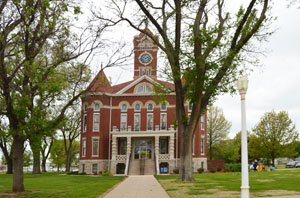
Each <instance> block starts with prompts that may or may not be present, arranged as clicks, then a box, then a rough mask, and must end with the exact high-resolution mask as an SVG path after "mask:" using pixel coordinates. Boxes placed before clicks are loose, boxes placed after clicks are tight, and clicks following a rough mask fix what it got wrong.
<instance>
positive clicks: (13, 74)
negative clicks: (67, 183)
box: [0, 0, 101, 192]
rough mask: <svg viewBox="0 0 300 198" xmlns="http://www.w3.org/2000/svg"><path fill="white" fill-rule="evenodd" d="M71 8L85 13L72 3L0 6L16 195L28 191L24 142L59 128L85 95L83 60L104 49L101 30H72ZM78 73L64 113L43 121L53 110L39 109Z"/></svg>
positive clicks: (2, 77) (1, 63)
mask: <svg viewBox="0 0 300 198" xmlns="http://www.w3.org/2000/svg"><path fill="white" fill-rule="evenodd" d="M68 10H74V14H75V15H76V14H79V13H80V9H79V7H78V6H77V5H76V3H74V2H72V1H48V0H46V1H45V0H43V1H42V0H20V1H8V0H4V1H1V2H0V15H1V18H0V90H1V92H0V99H1V100H0V102H1V108H0V110H1V112H0V113H1V115H5V116H6V118H7V120H8V123H9V130H8V132H9V134H10V135H11V137H12V140H13V143H12V145H13V162H14V166H13V172H14V175H13V188H12V190H13V192H23V191H24V183H23V154H24V142H25V141H26V139H27V138H31V139H32V137H41V136H40V134H39V132H41V131H48V129H50V130H52V131H53V129H54V128H57V126H58V124H59V123H60V122H61V121H62V120H63V118H64V114H65V111H66V110H67V108H68V107H69V106H70V105H72V104H73V102H74V101H75V100H77V99H78V98H79V97H80V96H81V95H82V94H83V93H85V91H82V90H77V88H78V85H79V82H82V80H83V79H84V78H85V77H87V76H86V73H84V71H85V68H87V65H86V64H84V62H85V61H87V60H88V57H89V55H91V54H92V52H93V50H94V49H96V48H98V47H99V43H98V42H97V38H98V36H99V34H100V33H101V31H100V30H99V31H98V32H97V33H95V34H91V35H90V36H89V37H86V36H85V33H87V29H84V32H83V33H82V34H81V35H79V36H77V35H76V34H75V31H71V30H70V28H71V26H72V18H71V17H72V16H74V15H72V16H71V15H68V16H67V14H66V13H67V12H68ZM84 54H87V57H86V58H85V59H84V60H83V61H80V62H79V61H76V60H78V58H79V57H80V56H82V55H84ZM62 71H65V73H62ZM75 71H76V74H78V75H76V77H78V76H80V77H79V78H77V79H76V80H77V83H75V84H73V86H72V87H73V88H74V89H75V90H77V91H73V92H70V95H67V94H65V95H64V96H65V99H67V100H60V102H61V105H60V106H61V110H60V111H59V114H58V115H56V116H55V117H54V118H53V120H51V121H49V122H47V121H46V120H44V118H45V115H48V113H49V112H47V111H49V109H47V110H46V109H45V108H41V106H40V105H41V104H43V105H45V104H47V103H44V101H47V100H49V98H51V97H49V96H52V95H57V94H60V93H61V91H62V86H64V85H65V84H64V83H61V82H62V81H61V79H66V80H69V79H72V78H73V76H71V75H66V74H68V72H71V73H72V75H73V74H74V73H75ZM2 107H3V108H2ZM46 125H47V126H46ZM35 134H36V135H37V136H35ZM35 141H39V138H37V139H36V140H35ZM33 142H34V141H32V143H33ZM35 148H37V149H39V147H38V146H34V149H33V152H35V151H36V149H35ZM35 153H36V152H35ZM38 153H39V152H38ZM34 156H35V155H34ZM38 160H39V158H38Z"/></svg>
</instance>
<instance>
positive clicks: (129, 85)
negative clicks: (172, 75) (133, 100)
mask: <svg viewBox="0 0 300 198" xmlns="http://www.w3.org/2000/svg"><path fill="white" fill-rule="evenodd" d="M143 80H147V81H149V82H150V83H152V84H157V83H159V84H162V85H163V86H164V87H166V88H167V89H170V90H171V91H174V90H175V86H174V84H172V83H169V82H165V81H161V80H155V79H152V78H150V77H149V76H147V75H143V76H141V77H140V78H138V79H136V80H133V81H129V82H126V83H123V84H120V85H115V86H114V87H117V86H119V88H121V87H122V88H121V89H119V90H118V91H114V93H116V94H120V95H121V94H123V93H125V92H126V91H127V90H129V89H130V88H132V87H134V86H135V85H137V84H138V83H140V82H142V81H143ZM114 90H117V89H114Z"/></svg>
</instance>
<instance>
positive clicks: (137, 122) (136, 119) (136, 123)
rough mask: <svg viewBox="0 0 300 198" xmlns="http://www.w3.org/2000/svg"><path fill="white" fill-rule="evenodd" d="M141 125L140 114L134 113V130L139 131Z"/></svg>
mask: <svg viewBox="0 0 300 198" xmlns="http://www.w3.org/2000/svg"><path fill="white" fill-rule="evenodd" d="M140 127H141V115H140V114H139V113H135V114H134V130H135V131H139V130H140Z"/></svg>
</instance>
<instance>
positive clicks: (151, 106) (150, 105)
mask: <svg viewBox="0 0 300 198" xmlns="http://www.w3.org/2000/svg"><path fill="white" fill-rule="evenodd" d="M147 110H148V111H153V104H152V103H149V104H148V105H147Z"/></svg>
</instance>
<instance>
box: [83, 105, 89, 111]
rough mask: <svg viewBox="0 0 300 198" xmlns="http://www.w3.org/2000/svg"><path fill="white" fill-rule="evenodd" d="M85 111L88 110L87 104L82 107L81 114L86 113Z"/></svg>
mask: <svg viewBox="0 0 300 198" xmlns="http://www.w3.org/2000/svg"><path fill="white" fill-rule="evenodd" d="M87 110H88V104H84V105H83V112H87Z"/></svg>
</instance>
